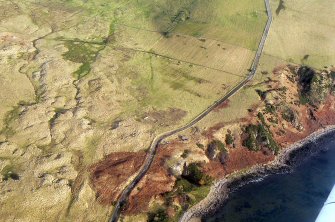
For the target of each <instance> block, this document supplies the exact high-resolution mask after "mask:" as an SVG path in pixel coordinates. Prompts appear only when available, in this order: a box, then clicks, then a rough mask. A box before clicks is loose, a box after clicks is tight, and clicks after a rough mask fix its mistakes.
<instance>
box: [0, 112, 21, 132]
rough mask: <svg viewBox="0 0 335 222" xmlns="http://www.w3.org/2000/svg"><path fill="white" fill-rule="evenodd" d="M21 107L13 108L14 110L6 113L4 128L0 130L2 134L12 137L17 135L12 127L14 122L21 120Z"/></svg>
mask: <svg viewBox="0 0 335 222" xmlns="http://www.w3.org/2000/svg"><path fill="white" fill-rule="evenodd" d="M20 108H21V105H18V106H15V107H13V109H12V110H11V111H9V112H7V113H6V115H5V117H4V120H3V123H4V127H3V128H2V129H1V130H0V134H4V135H5V136H6V137H10V136H12V135H14V134H15V131H14V130H13V129H12V127H11V126H10V125H11V123H12V122H13V121H15V120H16V119H18V118H19V116H20V114H21V112H20Z"/></svg>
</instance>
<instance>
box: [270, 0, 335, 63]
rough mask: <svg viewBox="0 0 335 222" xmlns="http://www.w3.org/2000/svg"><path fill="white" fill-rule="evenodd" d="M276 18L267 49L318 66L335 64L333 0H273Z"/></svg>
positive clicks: (275, 54) (334, 5)
mask: <svg viewBox="0 0 335 222" xmlns="http://www.w3.org/2000/svg"><path fill="white" fill-rule="evenodd" d="M271 3H272V4H271V5H272V11H273V12H274V19H273V23H272V27H271V29H270V34H269V38H268V41H267V44H266V46H265V53H267V54H269V55H272V56H276V57H278V58H281V59H284V60H286V61H288V62H294V63H297V64H305V65H309V66H312V67H315V68H318V69H321V68H323V67H324V66H330V65H335V26H334V21H335V14H334V11H335V4H334V1H332V0H308V1H306V0H294V1H284V6H281V7H279V1H277V0H272V1H271Z"/></svg>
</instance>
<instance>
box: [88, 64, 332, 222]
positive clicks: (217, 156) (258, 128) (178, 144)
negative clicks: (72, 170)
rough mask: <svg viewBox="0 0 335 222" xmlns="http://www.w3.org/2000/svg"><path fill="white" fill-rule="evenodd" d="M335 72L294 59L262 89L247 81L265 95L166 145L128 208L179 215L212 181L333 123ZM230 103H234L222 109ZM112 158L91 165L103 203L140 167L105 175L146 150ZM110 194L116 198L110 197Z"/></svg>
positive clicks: (132, 211)
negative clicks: (230, 118) (235, 116)
mask: <svg viewBox="0 0 335 222" xmlns="http://www.w3.org/2000/svg"><path fill="white" fill-rule="evenodd" d="M334 76H335V74H334V71H332V70H324V71H321V72H317V71H315V70H313V69H311V68H308V67H299V66H292V65H288V66H284V67H279V68H278V67H277V68H276V69H274V72H273V75H272V77H271V78H268V79H267V80H266V81H264V82H262V83H261V85H262V88H258V86H259V84H257V85H250V86H248V87H253V88H255V90H256V91H257V93H258V95H259V102H258V103H257V104H255V105H254V106H253V107H251V108H250V107H249V108H248V111H249V114H248V116H245V117H244V118H242V119H240V120H239V121H238V122H230V123H226V122H222V123H219V124H216V125H214V126H212V127H210V128H208V129H206V130H200V129H199V128H198V127H194V128H192V129H191V130H189V131H187V132H185V134H183V135H182V136H179V137H177V138H173V139H171V140H169V141H166V142H165V144H163V145H160V147H159V149H158V153H157V157H156V158H155V160H154V163H153V165H152V167H151V169H150V170H149V172H148V173H147V175H146V176H145V177H144V179H143V180H142V181H141V182H140V183H139V185H138V186H137V188H135V189H134V191H133V192H132V194H131V197H130V201H129V203H128V205H127V207H126V210H125V214H126V215H127V214H128V215H134V214H140V213H145V212H149V214H148V215H149V219H150V217H151V216H152V215H159V217H162V218H163V219H164V217H167V216H170V217H175V218H177V217H178V215H180V213H181V212H183V211H185V209H187V208H188V207H190V206H191V205H193V204H195V203H196V202H198V201H200V200H201V199H202V198H204V197H205V195H206V193H207V192H208V190H209V189H208V187H209V186H210V184H211V181H213V180H217V179H222V178H224V177H225V176H227V175H228V174H231V173H233V172H238V171H241V170H244V169H247V168H249V167H251V166H254V165H256V164H265V163H268V162H269V161H271V160H273V159H274V157H275V155H277V154H278V153H279V152H280V150H281V149H285V148H286V147H287V146H289V145H291V144H292V143H295V142H297V141H299V140H301V139H303V138H305V137H307V136H308V135H309V134H311V133H312V132H314V131H316V130H318V129H320V128H323V127H325V126H327V125H333V124H335V97H334V95H333V94H334V91H335V90H334V88H335V87H334ZM264 89H266V90H264ZM227 107H229V104H225V105H224V106H223V107H220V109H226V108H227ZM115 155H118V154H111V156H115ZM129 155H130V154H129ZM136 155H138V157H135V156H136ZM114 159H115V158H114ZM114 159H113V157H109V161H103V162H101V163H98V164H97V165H95V166H94V167H93V168H92V175H94V176H92V182H93V184H94V186H95V187H105V189H103V191H102V190H101V189H99V188H98V189H96V190H97V192H98V196H99V198H101V199H102V200H104V201H102V202H103V203H105V204H106V203H112V201H113V200H115V199H114V198H115V197H116V196H117V195H118V192H119V190H118V189H115V188H116V187H122V186H123V185H124V184H125V183H126V182H127V179H126V178H129V177H130V176H131V175H132V174H133V173H134V171H130V170H129V172H128V171H127V172H126V174H127V173H129V175H128V174H127V175H125V174H124V175H122V178H124V179H120V177H118V178H114V177H113V176H104V175H110V172H113V170H114V169H115V170H117V169H122V168H123V167H126V166H128V165H129V164H131V166H137V165H138V163H140V162H141V161H143V154H141V153H137V154H136V153H132V154H131V158H125V159H124V161H117V160H116V159H115V161H114ZM128 159H129V161H128ZM130 161H131V162H130ZM136 161H138V163H136ZM107 162H108V163H107ZM107 164H108V166H107ZM96 175H99V179H98V183H97V176H96ZM110 184H113V186H115V188H113V187H111V186H110ZM107 185H108V186H107ZM106 189H110V190H109V191H106ZM105 194H108V195H109V197H113V198H112V199H110V200H109V201H108V198H109V197H107V196H104V195H105ZM158 205H160V206H162V207H157V206H158ZM162 218H161V219H162Z"/></svg>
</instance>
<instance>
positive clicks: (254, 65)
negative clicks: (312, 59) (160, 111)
mask: <svg viewBox="0 0 335 222" xmlns="http://www.w3.org/2000/svg"><path fill="white" fill-rule="evenodd" d="M264 1H265V6H266V12H267V15H268V20H267V22H266V26H265V28H264V31H263V35H262V39H261V41H260V43H259V45H258V49H257V52H256V55H255V59H254V61H253V63H252V65H251V68H250V72H249V74H248V75H247V77H246V78H245V79H244V80H243V81H242V82H240V83H239V84H238V85H236V86H235V87H234V88H233V89H232V90H230V91H229V92H228V93H227V94H226V95H224V96H223V97H222V98H221V99H219V100H217V101H216V102H214V103H213V104H212V105H210V106H209V107H208V108H207V109H206V110H204V111H203V112H202V113H200V114H199V115H198V116H197V117H195V118H194V119H193V120H192V121H191V122H189V123H188V124H186V125H185V126H182V127H180V128H178V129H174V130H171V131H168V132H165V133H163V134H161V135H158V136H157V137H156V138H155V139H154V140H153V141H152V143H151V145H150V148H149V151H148V154H147V157H146V159H145V162H144V164H143V165H142V167H141V169H140V170H139V171H138V173H137V175H136V176H135V178H134V179H133V180H132V181H131V182H130V183H129V184H128V185H127V186H126V188H125V189H124V190H123V192H122V193H121V195H120V197H119V199H118V201H117V202H116V204H115V208H114V211H113V214H112V216H111V217H110V219H109V222H117V221H118V219H119V216H120V213H121V210H122V207H123V206H124V205H125V204H126V202H127V200H128V197H129V195H130V193H131V191H132V190H133V189H134V188H135V186H136V185H137V184H138V182H139V181H140V180H141V179H142V178H143V177H144V175H145V174H146V173H147V171H148V170H149V168H150V166H151V163H152V162H153V160H154V157H155V154H156V151H157V147H158V144H159V143H160V142H161V141H162V140H163V139H166V138H167V137H169V136H171V135H174V134H176V133H179V132H181V131H183V130H186V129H188V128H190V127H191V126H193V125H194V124H196V123H197V122H199V121H200V120H202V119H203V118H204V117H205V116H207V114H208V113H210V112H211V111H212V110H213V109H215V108H216V107H217V106H219V105H220V104H221V103H223V102H225V101H226V100H227V99H228V98H230V97H231V96H233V95H234V94H235V93H236V92H238V91H239V90H240V89H241V88H243V86H245V84H247V83H248V82H249V81H250V80H251V79H252V78H253V77H254V76H255V74H256V69H257V67H258V64H259V60H260V57H261V55H262V52H263V49H264V44H265V41H266V39H267V37H268V34H269V30H270V26H271V23H272V12H271V8H270V3H269V1H270V0H264Z"/></svg>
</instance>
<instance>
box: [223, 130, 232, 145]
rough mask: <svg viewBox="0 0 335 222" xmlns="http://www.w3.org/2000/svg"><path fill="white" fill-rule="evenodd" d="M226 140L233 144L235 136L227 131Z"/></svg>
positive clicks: (227, 142)
mask: <svg viewBox="0 0 335 222" xmlns="http://www.w3.org/2000/svg"><path fill="white" fill-rule="evenodd" d="M225 142H226V144H227V145H231V144H233V143H234V137H233V136H232V135H231V134H230V133H227V135H226V141H225Z"/></svg>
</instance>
